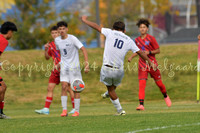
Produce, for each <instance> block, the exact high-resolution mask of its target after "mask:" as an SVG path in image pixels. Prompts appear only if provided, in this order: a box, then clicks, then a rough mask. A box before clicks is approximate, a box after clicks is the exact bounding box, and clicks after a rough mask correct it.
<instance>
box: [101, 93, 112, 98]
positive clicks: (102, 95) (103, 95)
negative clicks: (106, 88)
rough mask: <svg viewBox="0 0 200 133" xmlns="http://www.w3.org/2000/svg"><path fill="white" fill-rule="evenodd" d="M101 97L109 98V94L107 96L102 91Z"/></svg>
mask: <svg viewBox="0 0 200 133" xmlns="http://www.w3.org/2000/svg"><path fill="white" fill-rule="evenodd" d="M101 97H102V98H103V99H105V98H109V97H110V96H109V95H108V94H106V93H103V94H101Z"/></svg>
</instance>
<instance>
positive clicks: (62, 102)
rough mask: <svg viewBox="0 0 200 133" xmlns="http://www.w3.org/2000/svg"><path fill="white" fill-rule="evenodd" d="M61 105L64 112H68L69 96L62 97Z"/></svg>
mask: <svg viewBox="0 0 200 133" xmlns="http://www.w3.org/2000/svg"><path fill="white" fill-rule="evenodd" d="M61 104H62V107H63V110H67V96H61Z"/></svg>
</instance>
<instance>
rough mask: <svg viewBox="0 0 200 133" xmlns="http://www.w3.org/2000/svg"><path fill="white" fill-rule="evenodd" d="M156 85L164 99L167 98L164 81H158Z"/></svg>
mask: <svg viewBox="0 0 200 133" xmlns="http://www.w3.org/2000/svg"><path fill="white" fill-rule="evenodd" d="M156 84H157V86H158V87H159V88H160V91H161V92H162V94H163V96H164V98H166V97H167V91H166V88H165V85H164V84H163V82H162V80H159V81H156Z"/></svg>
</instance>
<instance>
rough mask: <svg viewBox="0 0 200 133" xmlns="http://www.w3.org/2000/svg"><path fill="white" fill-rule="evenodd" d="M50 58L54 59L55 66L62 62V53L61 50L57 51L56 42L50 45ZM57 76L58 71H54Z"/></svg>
mask: <svg viewBox="0 0 200 133" xmlns="http://www.w3.org/2000/svg"><path fill="white" fill-rule="evenodd" d="M48 54H49V56H51V57H52V58H53V62H54V65H57V64H58V63H59V62H60V52H59V50H56V45H55V43H54V42H50V43H49V50H48ZM53 72H54V73H55V74H59V73H60V72H58V71H57V70H56V69H55V70H54V71H53Z"/></svg>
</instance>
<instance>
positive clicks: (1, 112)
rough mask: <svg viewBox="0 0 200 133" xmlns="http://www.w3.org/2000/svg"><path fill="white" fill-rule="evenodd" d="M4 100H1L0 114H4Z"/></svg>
mask: <svg viewBox="0 0 200 133" xmlns="http://www.w3.org/2000/svg"><path fill="white" fill-rule="evenodd" d="M3 107H4V101H1V102H0V114H3Z"/></svg>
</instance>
